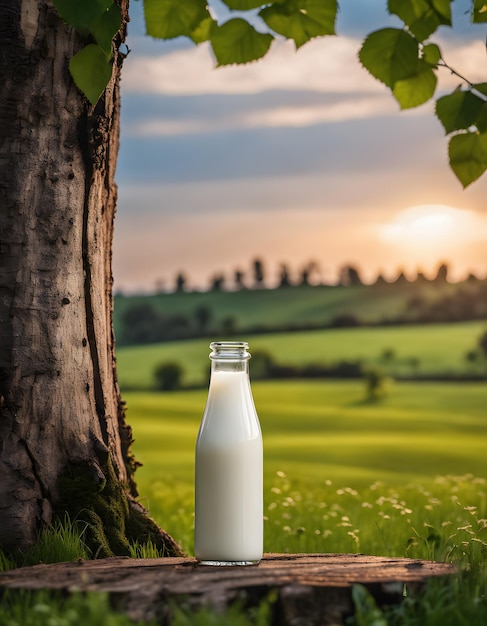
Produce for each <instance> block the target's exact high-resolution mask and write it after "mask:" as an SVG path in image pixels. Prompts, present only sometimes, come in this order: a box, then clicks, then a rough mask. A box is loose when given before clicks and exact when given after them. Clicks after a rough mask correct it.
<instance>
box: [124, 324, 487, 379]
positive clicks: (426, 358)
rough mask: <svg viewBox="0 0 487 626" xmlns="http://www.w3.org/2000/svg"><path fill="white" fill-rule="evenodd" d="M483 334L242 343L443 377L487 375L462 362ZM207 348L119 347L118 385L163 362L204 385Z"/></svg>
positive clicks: (145, 375)
mask: <svg viewBox="0 0 487 626" xmlns="http://www.w3.org/2000/svg"><path fill="white" fill-rule="evenodd" d="M485 330H487V322H485V321H474V322H456V323H448V324H423V325H413V326H385V327H384V326H382V327H372V328H344V329H330V330H314V331H299V332H293V333H272V334H266V335H254V336H252V335H250V336H245V337H243V339H245V340H247V341H249V345H250V350H251V351H252V350H253V351H256V350H259V351H260V350H264V351H268V352H269V353H270V354H272V355H273V356H274V358H275V359H276V361H278V362H279V363H286V364H287V363H289V364H295V365H304V364H309V363H337V362H339V361H345V360H348V361H352V360H361V361H362V362H363V363H364V364H367V365H376V364H379V365H380V366H381V367H383V368H384V369H385V370H387V372H388V373H390V374H392V375H403V376H408V375H415V376H417V375H445V374H446V375H448V374H464V373H466V372H472V373H474V372H479V371H484V372H486V373H487V368H486V366H485V364H480V365H477V366H473V365H470V364H468V363H467V361H466V358H465V356H466V353H467V352H468V351H469V350H472V349H474V348H475V347H476V345H477V341H478V338H479V336H480V335H481V334H482V333H483V332H484V331H485ZM238 338H239V337H238ZM238 338H237V339H238ZM215 339H218V340H221V339H224V338H221V337H215ZM208 346H209V340H208V339H193V340H187V341H172V342H164V343H158V344H150V345H143V346H124V347H119V348H118V349H117V371H118V377H119V382H120V385H121V387H122V388H123V389H126V390H129V389H130V390H149V389H151V388H154V378H153V377H154V368H155V367H156V365H158V364H159V363H161V362H164V361H176V362H179V363H181V364H182V366H183V368H184V377H183V384H184V385H205V384H206V382H207V377H208V364H209V361H208V354H209V347H208ZM389 350H392V351H393V357H392V358H389V359H385V353H386V352H387V351H389Z"/></svg>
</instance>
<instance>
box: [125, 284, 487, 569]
mask: <svg viewBox="0 0 487 626" xmlns="http://www.w3.org/2000/svg"><path fill="white" fill-rule="evenodd" d="M485 286H486V283H485V280H471V279H469V280H466V281H464V283H456V284H452V283H448V282H446V280H444V276H443V278H442V279H441V280H436V281H426V280H424V279H420V278H419V277H418V278H417V279H416V280H415V281H413V282H409V281H406V280H403V279H401V280H398V281H396V282H395V283H394V284H391V283H378V284H375V285H363V284H360V285H350V284H349V285H348V286H334V287H332V286H323V285H322V286H318V287H312V286H311V285H306V286H299V287H293V288H290V287H287V288H276V289H254V290H252V289H241V290H239V291H231V292H228V291H224V290H221V289H214V290H213V291H208V292H181V293H172V294H162V293H161V294H155V295H151V296H130V297H124V296H119V297H117V299H116V304H115V307H116V309H115V312H116V318H115V319H116V332H117V339H118V338H119V337H120V338H121V341H118V348H117V373H118V377H119V382H120V385H121V388H122V392H123V397H124V399H125V401H126V402H127V415H128V421H129V423H130V424H131V425H132V427H133V430H134V437H135V444H134V447H133V451H134V454H135V456H136V458H137V459H138V460H139V461H140V462H141V463H142V467H140V468H139V469H138V471H137V476H136V480H137V485H138V488H139V493H140V499H141V502H142V503H144V504H145V505H146V506H147V507H148V508H149V510H150V511H151V513H152V515H153V516H154V518H155V519H156V520H157V521H158V522H159V523H160V524H161V525H163V526H164V528H166V529H167V530H168V531H169V532H170V533H171V534H172V535H173V536H174V537H175V538H176V539H177V540H178V541H180V542H181V545H182V546H183V548H184V549H185V550H187V551H188V552H189V553H191V552H192V549H193V495H194V491H193V473H194V446H195V441H196V436H197V432H198V428H199V424H200V420H201V416H202V413H203V409H204V406H205V402H206V396H207V384H208V377H209V359H208V354H209V343H210V341H211V340H223V339H239V340H246V341H248V342H249V345H250V351H251V353H252V354H253V358H252V360H251V362H250V372H251V379H252V390H253V394H254V399H255V403H256V407H257V411H258V414H259V418H260V421H261V425H262V431H263V438H264V448H265V477H264V481H265V490H264V499H265V514H266V521H265V528H266V532H265V550H266V551H291V552H292V551H311V552H313V551H315V552H327V551H329V552H337V551H338V552H339V551H346V552H350V551H351V552H354V551H357V552H358V551H363V552H367V553H371V554H374V553H375V554H384V555H391V554H396V555H409V556H417V557H418V558H431V557H435V558H447V557H448V554H449V553H452V552H455V551H456V558H463V557H462V554H463V552H462V550H464V551H470V552H471V551H472V550H473V551H475V550H480V551H482V550H485V548H486V547H487V522H485V519H486V518H487V493H486V484H485V478H486V476H487V454H486V452H487V449H486V434H487V385H486V381H487V350H486V347H487V339H485V341H484V338H487V321H486V314H484V313H483V308H482V307H485V306H487V304H486V303H487V299H486V298H484V297H483V292H484V290H485ZM472 303H473V304H472ZM171 320H172V322H171ZM157 328H164V329H166V330H167V329H168V328H169V329H170V332H169V335H166V336H163V335H160V334H159V335H158V334H157V332H156V331H157ZM154 329H156V330H154ZM484 343H486V346H484ZM161 366H164V367H167V366H169V370H172V372H173V374H174V369H176V370H177V375H176V377H175V378H173V380H172V383H171V387H170V388H171V389H172V390H171V391H160V389H161V388H164V387H163V386H162V387H161V385H160V382H161V381H160V380H158V378H157V376H156V372H157V369H158V367H159V368H160V367H161ZM371 381H372V382H373V381H375V382H376V383H377V386H376V387H374V386H371V384H372V382H371ZM158 389H159V390H158ZM462 546H463V547H462ZM447 553H448V554H447ZM466 553H467V552H465V554H466ZM472 554H473V553H470V556H469V558H470V557H471V556H472ZM479 554H480V553H479ZM475 558H476V557H475ZM479 558H483V557H480V556H479ZM474 560H475V559H474Z"/></svg>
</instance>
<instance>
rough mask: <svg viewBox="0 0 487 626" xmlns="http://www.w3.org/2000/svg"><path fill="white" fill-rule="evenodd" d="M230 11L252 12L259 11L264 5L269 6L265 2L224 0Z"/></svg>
mask: <svg viewBox="0 0 487 626" xmlns="http://www.w3.org/2000/svg"><path fill="white" fill-rule="evenodd" d="M222 1H223V2H224V3H225V4H226V5H227V7H228V8H229V9H232V10H233V11H250V10H251V9H258V8H259V7H261V6H262V5H263V4H267V3H266V2H264V0H222Z"/></svg>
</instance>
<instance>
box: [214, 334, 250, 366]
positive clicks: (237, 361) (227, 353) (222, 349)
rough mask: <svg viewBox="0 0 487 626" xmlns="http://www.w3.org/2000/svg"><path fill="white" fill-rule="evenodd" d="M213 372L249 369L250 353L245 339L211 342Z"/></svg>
mask: <svg viewBox="0 0 487 626" xmlns="http://www.w3.org/2000/svg"><path fill="white" fill-rule="evenodd" d="M210 348H211V349H212V352H211V354H210V360H211V371H212V372H246V373H248V371H249V366H248V363H249V359H250V353H249V352H248V351H247V348H248V343H246V342H245V341H214V342H213V343H211V344H210Z"/></svg>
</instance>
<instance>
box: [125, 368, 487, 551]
mask: <svg viewBox="0 0 487 626" xmlns="http://www.w3.org/2000/svg"><path fill="white" fill-rule="evenodd" d="M253 393H254V399H255V403H256V406H257V410H258V413H259V417H260V421H261V425H262V431H263V437H264V449H265V500H266V507H267V509H269V507H270V506H271V505H272V502H273V501H274V500H275V491H273V489H275V488H276V481H277V482H278V483H279V482H282V480H283V479H284V477H285V482H286V484H287V485H288V487H287V489H289V490H297V491H299V492H303V493H306V494H308V496H307V499H308V506H309V503H310V502H313V501H314V500H316V503H318V502H320V501H325V502H329V501H331V502H333V501H336V500H337V493H338V491H340V490H342V491H343V490H344V491H343V493H344V494H347V493H348V494H350V492H351V491H353V492H364V493H367V492H368V491H370V488H371V485H375V489H379V487H378V485H382V486H383V489H384V490H385V491H387V490H388V489H392V490H399V491H403V490H407V489H413V491H414V489H416V488H421V489H425V490H428V489H433V488H434V485H435V480H436V479H437V477H438V476H450V477H457V478H455V479H454V480H455V481H458V480H460V482H461V481H463V482H465V483H468V484H470V483H472V481H471V480H470V479H465V478H464V479H460V478H458V477H462V476H463V477H465V476H466V475H470V476H473V477H477V478H480V479H482V480H483V478H484V477H486V475H487V455H486V454H485V452H486V446H485V436H486V434H487V417H486V407H487V386H486V385H484V384H480V383H464V384H455V385H445V384H441V383H395V384H394V385H393V386H392V387H391V389H390V392H389V395H388V396H387V397H386V398H384V399H383V400H382V401H381V402H373V403H371V402H369V401H367V400H366V397H365V386H364V384H363V382H362V381H327V382H321V381H292V382H290V381H285V382H283V381H278V382H267V381H266V382H263V381H262V382H256V383H254V384H253ZM124 396H125V399H126V401H127V404H128V418H129V421H130V423H131V424H132V426H133V429H134V434H135V445H134V452H135V455H136V457H137V458H138V459H139V460H140V461H141V462H142V463H143V467H142V468H140V469H139V470H138V473H137V482H138V486H139V491H140V496H141V499H142V501H143V502H144V503H145V504H146V505H147V506H148V507H149V509H150V511H151V513H152V514H153V516H154V517H155V518H156V519H157V520H158V521H160V522H161V523H163V524H165V527H166V528H167V529H168V530H169V532H172V533H173V534H174V535H175V537H177V538H179V539H180V540H181V541H182V543H183V545H184V546H185V548H186V549H187V550H189V551H191V550H192V499H193V471H194V465H193V458H194V444H195V439H196V434H197V430H198V427H199V423H200V419H201V414H202V411H203V408H204V404H205V399H206V390H191V391H184V392H182V391H181V392H172V393H150V392H127V393H125V394H124ZM472 484H476V483H472ZM412 485H416V487H411V486H412ZM469 488H470V487H469ZM484 488H485V486H484V487H482V489H484ZM279 489H280V487H279ZM347 490H348V491H347ZM350 490H351V491H350ZM379 491H381V490H380V489H379ZM376 493H378V492H376ZM313 494H314V495H313ZM485 497H486V496H485V494H484V496H483V498H484V500H483V505H484V507H485ZM338 500H340V498H338ZM169 503H171V504H169ZM444 504H447V505H448V506H451V502H450V501H448V502H447V503H444ZM301 506H302V505H301V504H300V503H299V502H297V501H296V502H295V503H294V505H293V508H292V512H293V515H298V517H300V519H301V518H305V517H306V514H305V513H304V512H303V511H300V507H301ZM169 510H170V511H171V514H170V515H169V517H170V520H171V521H170V523H168V521H169V520H168V511H169ZM271 510H272V507H271ZM290 511H291V509H290ZM486 514H487V512H486ZM362 517H363V516H362ZM284 525H285V524H283V526H284ZM298 526H304V527H308V526H309V524H306V523H303V524H298ZM322 526H323V527H324V528H323V529H324V530H326V525H324V524H322ZM373 528H375V526H373ZM315 530H316V529H315ZM313 532H314V531H313ZM308 539H309V538H308ZM377 539H378V538H377ZM288 540H289V537H287V536H286V535H283V534H282V527H281V528H273V529H272V532H270V530H269V531H268V533H267V536H266V550H267V551H278V550H284V549H291V550H292V549H293V547H292V545H289V543H288ZM406 540H407V537H406V538H404V541H406ZM308 547H309V549H311V550H316V551H319V552H321V551H327V550H330V551H334V549H333V544H330V543H329V542H327V543H325V544H324V543H322V542H321V540H320V538H319V537H318V536H316V537H312V541H311V543H310V545H309V546H308ZM351 547H352V546H349V549H351ZM372 547H373V546H370V548H372ZM379 549H380V547H379V545H375V548H374V550H375V551H377V550H379Z"/></svg>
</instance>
